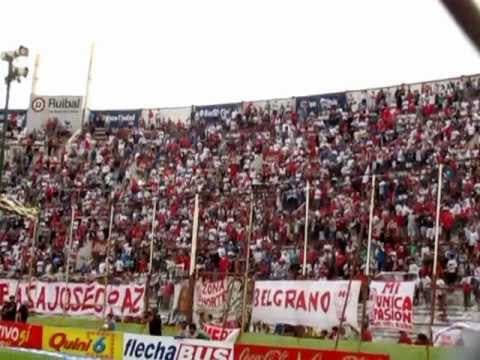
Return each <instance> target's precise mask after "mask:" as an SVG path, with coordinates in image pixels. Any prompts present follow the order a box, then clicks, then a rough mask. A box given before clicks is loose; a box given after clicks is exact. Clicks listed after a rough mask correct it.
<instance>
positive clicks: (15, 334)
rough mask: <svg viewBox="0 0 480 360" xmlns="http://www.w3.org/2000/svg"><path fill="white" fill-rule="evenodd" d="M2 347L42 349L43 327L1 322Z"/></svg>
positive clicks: (0, 343)
mask: <svg viewBox="0 0 480 360" xmlns="http://www.w3.org/2000/svg"><path fill="white" fill-rule="evenodd" d="M0 345H3V346H13V347H23V348H30V349H41V348H42V327H41V326H38V325H30V324H23V323H14V322H8V321H0Z"/></svg>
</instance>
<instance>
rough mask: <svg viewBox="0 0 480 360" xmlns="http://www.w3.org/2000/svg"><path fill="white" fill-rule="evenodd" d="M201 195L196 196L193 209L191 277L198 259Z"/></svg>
mask: <svg viewBox="0 0 480 360" xmlns="http://www.w3.org/2000/svg"><path fill="white" fill-rule="evenodd" d="M198 207H199V195H198V194H195V208H194V209H193V229H192V249H191V253H190V269H189V275H190V276H192V275H193V274H194V273H195V267H196V262H197V261H196V260H197V259H196V257H197V237H198V216H199V208H198Z"/></svg>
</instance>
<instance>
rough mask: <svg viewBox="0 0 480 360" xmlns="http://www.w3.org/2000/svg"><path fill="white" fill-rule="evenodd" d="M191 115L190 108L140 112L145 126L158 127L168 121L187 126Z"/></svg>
mask: <svg viewBox="0 0 480 360" xmlns="http://www.w3.org/2000/svg"><path fill="white" fill-rule="evenodd" d="M191 114H192V107H191V106H182V107H171V108H163V109H144V110H142V118H143V121H145V124H146V125H147V126H151V125H159V124H161V123H164V122H169V121H172V122H173V123H175V124H176V123H178V122H180V123H182V124H187V125H188V124H189V122H190V116H191Z"/></svg>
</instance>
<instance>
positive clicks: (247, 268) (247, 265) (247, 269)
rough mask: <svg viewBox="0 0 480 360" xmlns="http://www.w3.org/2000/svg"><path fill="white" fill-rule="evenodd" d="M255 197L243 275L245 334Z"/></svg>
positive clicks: (243, 321)
mask: <svg viewBox="0 0 480 360" xmlns="http://www.w3.org/2000/svg"><path fill="white" fill-rule="evenodd" d="M254 200H255V199H254V197H253V192H252V193H251V195H250V214H249V219H248V229H247V231H248V232H247V249H246V256H245V274H244V276H243V299H242V324H241V328H240V332H241V333H242V334H243V333H244V332H245V325H246V315H247V314H246V313H247V293H248V273H249V272H250V243H251V240H252V230H253V207H254V204H255V202H254Z"/></svg>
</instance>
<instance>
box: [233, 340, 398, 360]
mask: <svg viewBox="0 0 480 360" xmlns="http://www.w3.org/2000/svg"><path fill="white" fill-rule="evenodd" d="M234 359H235V360H389V359H390V356H389V355H381V354H367V353H352V352H343V351H333V350H319V349H300V348H285V347H270V346H256V345H247V344H239V345H235V351H234Z"/></svg>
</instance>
